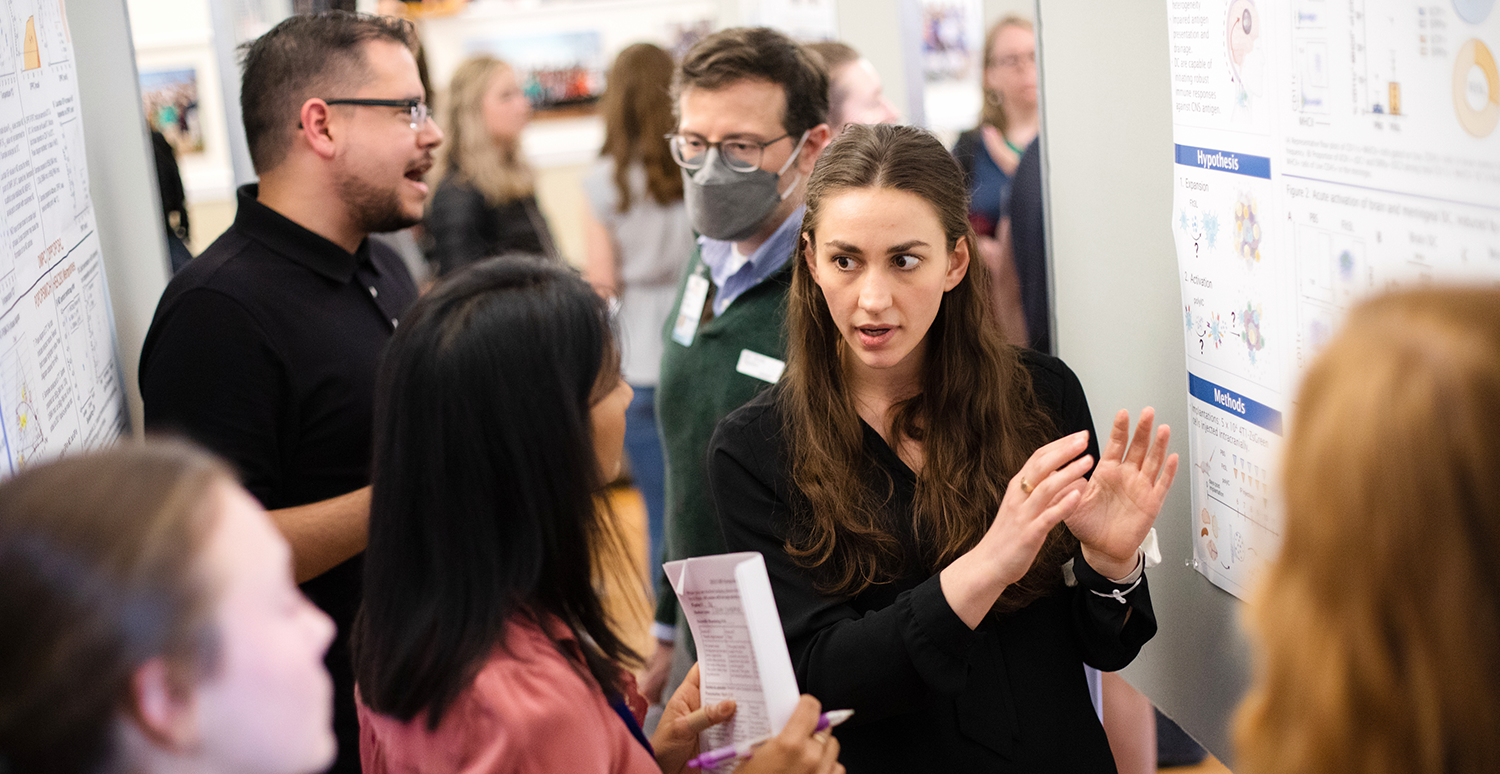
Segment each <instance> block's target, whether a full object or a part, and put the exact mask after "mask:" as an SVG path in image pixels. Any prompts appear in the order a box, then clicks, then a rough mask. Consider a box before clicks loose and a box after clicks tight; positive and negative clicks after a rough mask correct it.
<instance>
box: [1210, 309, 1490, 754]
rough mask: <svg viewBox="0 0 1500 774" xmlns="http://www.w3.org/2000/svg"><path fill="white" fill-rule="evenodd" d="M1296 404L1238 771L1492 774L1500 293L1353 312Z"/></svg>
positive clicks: (1259, 609)
mask: <svg viewBox="0 0 1500 774" xmlns="http://www.w3.org/2000/svg"><path fill="white" fill-rule="evenodd" d="M1296 406H1297V412H1296V414H1295V415H1294V416H1293V419H1292V423H1291V427H1290V428H1289V431H1288V433H1287V436H1286V451H1285V454H1284V456H1283V458H1282V463H1281V467H1282V479H1283V490H1284V492H1285V506H1286V527H1285V531H1284V532H1283V534H1282V539H1283V542H1282V547H1281V553H1280V555H1279V556H1278V557H1277V558H1276V559H1275V560H1274V561H1273V562H1272V563H1271V566H1270V568H1269V569H1268V571H1267V572H1266V573H1265V575H1264V576H1263V580H1262V581H1261V584H1260V587H1259V588H1258V589H1257V590H1256V592H1255V593H1254V594H1253V595H1252V597H1251V600H1250V604H1249V605H1248V606H1247V608H1246V610H1245V621H1246V624H1247V628H1248V630H1249V633H1250V639H1251V643H1252V645H1253V646H1256V649H1257V650H1258V654H1257V658H1256V661H1255V669H1254V673H1253V678H1252V682H1251V686H1250V690H1249V692H1248V693H1247V695H1246V696H1245V699H1244V702H1243V703H1242V704H1241V705H1240V708H1239V711H1238V713H1237V715H1236V717H1235V742H1236V748H1237V750H1238V754H1237V757H1236V764H1235V771H1237V772H1246V774H1267V773H1268V772H1278V773H1281V772H1295V773H1296V774H1320V773H1321V772H1361V773H1362V774H1376V773H1378V772H1392V773H1394V772H1402V774H1468V773H1470V772H1475V773H1477V772H1487V771H1494V770H1495V762H1496V761H1500V664H1497V662H1496V660H1495V654H1496V653H1497V652H1500V597H1497V596H1496V595H1495V589H1496V588H1497V587H1500V572H1497V565H1496V563H1495V557H1496V556H1497V555H1500V470H1497V465H1496V460H1500V408H1497V407H1500V291H1496V290H1495V289H1493V288H1489V289H1480V288H1457V287H1449V288H1438V287H1434V288H1424V289H1421V290H1410V291H1404V292H1398V293H1395V294H1392V295H1387V296H1383V297H1379V298H1376V299H1374V300H1371V301H1367V302H1365V303H1364V304H1362V305H1360V306H1358V307H1356V308H1355V309H1354V311H1352V312H1351V313H1350V315H1349V318H1348V320H1347V321H1346V322H1345V323H1344V328H1343V331H1342V332H1340V333H1339V334H1337V335H1336V336H1335V337H1334V340H1333V341H1332V343H1330V344H1329V345H1328V348H1327V349H1325V350H1324V351H1323V353H1322V354H1321V355H1319V356H1318V357H1317V359H1316V360H1315V361H1314V363H1313V365H1312V367H1311V368H1309V369H1308V371H1307V374H1306V375H1305V376H1304V378H1303V381H1302V386H1301V387H1300V388H1299V390H1298V396H1297V401H1296Z"/></svg>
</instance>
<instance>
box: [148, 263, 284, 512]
mask: <svg viewBox="0 0 1500 774" xmlns="http://www.w3.org/2000/svg"><path fill="white" fill-rule="evenodd" d="M284 362H285V361H284V359H283V358H282V357H281V356H280V355H279V354H278V353H277V352H276V351H275V350H274V348H273V346H272V345H271V344H270V342H269V341H268V339H267V337H266V336H265V335H264V334H263V333H262V332H261V327H260V325H259V323H257V322H256V321H255V319H254V318H253V317H252V316H251V315H250V313H249V312H247V311H246V310H245V309H244V307H242V306H240V304H239V303H238V302H236V301H234V300H233V299H231V298H229V297H227V296H224V295H222V294H220V293H217V292H214V291H212V290H204V289H194V290H189V291H186V292H184V293H183V294H182V295H181V296H179V297H178V298H177V299H176V300H175V302H174V303H173V304H172V306H171V308H170V309H168V310H165V312H164V313H163V316H162V318H161V319H159V320H157V321H156V322H155V323H154V324H153V325H152V331H151V335H150V340H149V342H148V351H147V354H146V356H145V357H144V358H142V360H141V398H142V400H143V402H144V403H145V416H146V430H147V431H149V432H158V433H176V434H182V435H186V436H187V437H189V438H191V439H192V440H194V441H196V442H198V443H200V444H202V445H203V446H205V447H207V448H208V449H209V450H210V451H212V452H214V453H215V454H218V455H220V456H222V457H224V458H225V459H227V460H228V461H229V462H230V463H231V464H233V465H234V466H235V468H236V469H237V470H238V471H239V474H240V476H241V477H242V480H243V483H244V485H245V488H246V489H248V490H250V493H251V494H253V495H255V497H256V499H258V500H260V501H261V503H263V504H274V503H276V502H278V500H279V494H280V489H281V486H282V483H283V482H282V465H281V457H282V455H281V443H282V440H283V439H282V438H281V433H280V430H279V428H281V427H282V423H281V420H282V417H281V412H282V409H283V404H284V402H285V396H287V395H288V394H289V392H290V385H289V383H288V382H287V371H286V368H285V366H284Z"/></svg>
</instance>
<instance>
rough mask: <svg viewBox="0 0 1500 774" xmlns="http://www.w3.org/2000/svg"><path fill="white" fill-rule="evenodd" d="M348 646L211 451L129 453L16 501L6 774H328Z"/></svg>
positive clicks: (51, 467)
mask: <svg viewBox="0 0 1500 774" xmlns="http://www.w3.org/2000/svg"><path fill="white" fill-rule="evenodd" d="M333 634H334V627H333V621H331V620H329V618H328V616H327V615H324V614H323V612H322V611H320V610H318V609H317V608H316V607H313V605H312V603H311V602H308V601H307V599H306V598H305V597H303V596H302V594H301V593H300V592H299V591H297V586H296V584H295V583H293V581H292V563H291V550H290V549H289V548H288V547H287V543H286V540H285V539H284V538H283V537H282V536H281V533H279V532H277V531H276V527H275V526H274V525H273V524H272V523H271V520H270V518H268V517H267V516H266V512H265V511H264V510H262V509H261V507H260V505H259V504H257V503H256V502H255V500H254V499H253V498H252V497H250V495H249V493H247V492H246V491H245V490H244V489H243V488H241V487H240V486H239V484H237V483H235V478H234V474H233V473H232V472H231V471H230V470H229V469H228V468H227V467H225V466H224V465H223V464H222V463H220V462H218V461H216V460H214V459H213V458H211V457H209V456H208V455H207V454H205V453H203V452H201V451H198V450H196V449H193V448H191V447H188V446H185V445H182V444H178V443H164V442H157V441H152V442H147V443H146V444H143V445H138V444H121V445H120V446H118V447H116V448H114V449H110V450H108V451H102V452H96V453H91V454H86V455H83V456H74V457H67V458H64V459H61V460H57V461H55V462H52V463H49V464H46V465H41V466H39V467H33V468H30V469H28V470H26V471H23V472H22V473H20V474H19V475H17V476H16V477H15V478H13V479H11V480H10V481H7V482H5V483H4V484H0V771H4V770H7V769H8V770H9V772H10V774H112V773H114V772H178V773H180V774H224V772H237V774H316V772H320V771H323V770H325V769H327V768H328V765H329V764H330V763H332V762H333V757H334V752H335V747H336V744H337V743H336V741H335V739H334V736H333V682H332V680H331V679H330V678H329V676H328V670H327V669H326V668H324V666H323V654H324V652H325V651H327V650H328V643H329V642H331V641H332V640H333Z"/></svg>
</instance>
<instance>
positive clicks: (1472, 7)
mask: <svg viewBox="0 0 1500 774" xmlns="http://www.w3.org/2000/svg"><path fill="white" fill-rule="evenodd" d="M1494 7H1495V0H1453V12H1454V13H1456V14H1458V18H1460V19H1463V20H1464V21H1466V22H1468V23H1470V24H1478V23H1480V22H1482V21H1484V18H1485V17H1486V16H1489V15H1490V9H1491V8H1494Z"/></svg>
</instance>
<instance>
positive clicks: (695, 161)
mask: <svg viewBox="0 0 1500 774" xmlns="http://www.w3.org/2000/svg"><path fill="white" fill-rule="evenodd" d="M791 136H792V135H791V133H790V132H788V133H787V134H783V135H781V136H780V137H777V138H776V139H774V140H767V141H765V142H760V141H758V140H751V139H747V138H731V139H728V140H720V141H719V142H709V141H708V140H705V139H703V138H702V137H698V136H696V135H691V134H678V133H677V132H671V133H668V134H667V135H666V139H667V144H668V145H669V146H671V148H672V160H673V161H676V162H677V165H678V166H680V167H682V168H683V169H702V168H703V164H704V162H705V161H707V160H708V149H709V148H713V147H716V146H717V147H718V149H719V154H720V155H722V156H723V157H724V161H725V162H726V163H727V164H728V165H729V168H730V169H732V170H734V171H736V172H754V171H755V170H757V169H760V162H761V158H762V157H764V156H765V155H766V148H767V147H769V146H771V145H775V144H776V143H778V142H781V141H782V140H785V139H788V138H790V137H791Z"/></svg>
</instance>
